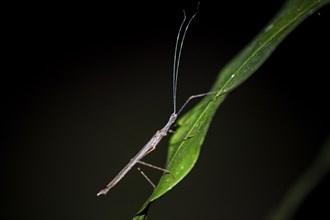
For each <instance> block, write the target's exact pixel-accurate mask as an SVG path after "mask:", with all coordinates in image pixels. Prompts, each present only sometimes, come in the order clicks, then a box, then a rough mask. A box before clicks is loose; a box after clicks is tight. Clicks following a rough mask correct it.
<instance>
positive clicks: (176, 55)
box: [173, 2, 199, 113]
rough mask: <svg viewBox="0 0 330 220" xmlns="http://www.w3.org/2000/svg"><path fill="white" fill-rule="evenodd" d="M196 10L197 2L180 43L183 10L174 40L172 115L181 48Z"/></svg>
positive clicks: (174, 108)
mask: <svg viewBox="0 0 330 220" xmlns="http://www.w3.org/2000/svg"><path fill="white" fill-rule="evenodd" d="M198 8H199V2H198V4H197V9H196V12H195V13H194V14H193V15H192V16H191V18H190V19H189V21H188V23H187V25H186V28H185V30H184V32H183V35H182V38H181V41H180V36H181V30H182V28H183V25H184V23H185V21H186V12H185V10H183V16H184V18H183V21H182V23H181V25H180V29H179V32H178V35H177V38H176V43H175V51H174V63H173V112H174V113H176V91H177V85H178V75H179V66H180V59H181V52H182V46H183V42H184V39H185V37H186V33H187V30H188V28H189V25H190V23H191V21H192V20H193V19H194V17H195V16H196V14H197V12H198ZM179 41H180V43H179ZM179 44H180V49H179V52H177V50H178V46H179Z"/></svg>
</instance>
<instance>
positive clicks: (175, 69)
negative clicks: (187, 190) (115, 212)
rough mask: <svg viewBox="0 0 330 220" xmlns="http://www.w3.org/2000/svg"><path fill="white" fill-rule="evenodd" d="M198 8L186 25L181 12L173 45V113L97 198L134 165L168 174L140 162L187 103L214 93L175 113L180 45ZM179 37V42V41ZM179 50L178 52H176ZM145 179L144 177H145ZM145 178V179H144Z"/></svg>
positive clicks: (104, 193)
mask: <svg viewBox="0 0 330 220" xmlns="http://www.w3.org/2000/svg"><path fill="white" fill-rule="evenodd" d="M198 7H199V3H198V5H197V10H196V12H195V14H193V15H192V17H191V18H190V19H189V21H188V22H187V24H186V25H185V22H186V13H185V11H183V14H184V19H183V21H182V23H181V26H180V29H179V32H178V35H177V38H176V45H175V52H174V64H173V113H172V114H171V116H170V118H169V120H168V122H167V123H166V124H165V126H164V127H163V128H162V129H160V130H158V131H157V132H156V133H155V134H154V135H153V136H152V138H151V139H150V140H149V141H148V142H147V143H146V144H145V145H144V147H143V148H142V149H141V150H140V151H139V152H138V153H137V154H136V155H135V156H134V157H133V158H132V159H131V160H130V161H129V162H128V164H127V165H126V166H125V167H124V168H123V169H122V170H121V171H120V172H119V173H118V174H117V176H115V178H114V179H113V180H112V181H111V182H110V183H109V184H108V185H107V186H106V187H105V188H104V189H102V190H101V191H100V192H98V193H97V196H100V195H106V194H107V193H108V192H109V190H110V189H111V188H112V187H114V186H115V185H116V184H117V183H118V182H119V181H120V180H121V179H122V178H123V177H124V176H125V175H126V174H127V173H128V172H129V171H130V170H131V169H132V167H134V166H136V164H138V163H139V164H143V165H147V166H150V167H152V168H156V169H159V170H162V171H164V172H169V171H167V170H165V169H162V168H159V167H156V166H153V165H151V164H147V163H145V162H143V161H141V160H142V159H143V158H144V157H145V156H146V155H147V154H149V153H150V152H151V151H153V150H154V149H155V148H156V146H157V145H158V144H159V142H160V141H161V140H162V139H163V137H165V136H166V135H167V134H168V132H169V130H170V128H171V126H172V125H173V124H174V123H175V121H176V119H177V117H178V115H179V114H180V113H181V111H182V110H183V109H184V107H185V106H186V105H187V104H188V102H189V101H190V100H192V99H194V98H199V97H203V96H206V95H210V94H214V92H209V93H203V94H198V95H194V96H190V97H189V98H188V99H187V101H186V102H185V103H184V104H183V106H182V107H181V108H180V110H179V111H177V109H176V90H177V80H178V69H179V64H180V57H181V51H182V45H183V42H184V38H185V35H186V32H187V30H188V27H189V25H190V23H191V21H192V20H193V18H194V17H195V16H196V14H197V12H198ZM184 25H185V28H184V31H183V34H182V36H181V31H182V29H183V27H184ZM180 37H181V40H180ZM178 49H179V50H178ZM141 173H142V174H143V175H144V176H145V174H144V173H143V172H141ZM145 177H146V176H145ZM146 178H147V177H146ZM147 180H148V181H149V182H150V183H151V184H152V185H153V186H154V184H153V183H152V182H151V181H150V180H149V179H148V178H147Z"/></svg>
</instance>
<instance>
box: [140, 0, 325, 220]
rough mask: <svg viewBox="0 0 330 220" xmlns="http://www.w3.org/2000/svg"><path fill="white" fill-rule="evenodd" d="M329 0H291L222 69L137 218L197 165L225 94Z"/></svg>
mask: <svg viewBox="0 0 330 220" xmlns="http://www.w3.org/2000/svg"><path fill="white" fill-rule="evenodd" d="M329 2H330V0H289V1H287V2H286V3H285V5H284V6H283V7H282V9H281V10H280V11H279V12H278V14H277V15H276V16H275V17H274V18H273V19H272V20H271V22H270V23H269V24H268V25H266V27H265V28H264V29H263V30H262V31H261V32H260V33H259V34H258V35H257V36H256V37H255V38H254V39H253V40H252V41H251V42H250V43H249V44H248V45H247V46H246V47H245V48H244V49H243V50H242V51H241V52H240V53H239V54H238V55H237V56H236V57H235V58H234V59H233V60H232V61H231V62H230V63H229V64H228V65H226V66H225V67H224V69H223V70H222V71H221V72H220V73H219V77H218V79H217V80H216V82H215V84H214V86H213V88H212V90H211V91H216V93H215V95H210V96H206V97H205V98H204V99H203V100H201V102H199V103H198V104H197V105H196V106H195V107H194V108H193V109H191V110H190V111H189V112H188V113H186V114H185V115H184V116H183V117H181V118H180V119H179V120H178V124H179V129H178V130H177V131H176V133H175V134H174V135H173V136H172V138H171V140H170V143H169V148H168V157H167V167H166V169H167V170H169V171H170V174H164V175H163V176H162V177H161V179H160V181H159V183H158V185H157V186H156V188H155V190H154V191H153V193H152V194H151V196H150V197H149V199H148V200H147V201H146V202H145V203H144V204H143V206H142V208H141V209H140V210H139V211H138V213H137V214H136V216H135V218H134V219H145V218H146V215H147V211H148V209H149V207H150V205H151V204H152V203H153V202H154V201H155V200H157V199H158V198H160V197H161V196H163V195H164V194H165V193H166V192H168V191H169V190H171V189H172V188H173V187H174V186H175V185H176V184H178V183H179V182H180V181H181V180H182V179H183V178H184V177H185V176H186V175H187V174H188V173H189V172H190V170H191V169H192V168H193V166H194V165H195V163H196V161H197V159H198V156H199V152H200V148H201V146H202V144H203V142H204V139H205V136H206V134H207V131H208V128H209V126H210V123H211V121H212V118H213V116H214V114H215V112H216V110H217V109H218V107H219V106H220V104H221V103H222V102H223V100H224V99H225V97H226V95H227V94H228V93H229V92H231V91H232V90H233V89H235V88H236V87H237V86H239V85H240V84H241V83H243V82H244V81H245V80H246V79H247V78H249V77H250V76H251V75H252V74H253V73H254V72H255V71H256V70H257V69H258V68H259V67H260V66H261V65H262V64H263V63H264V61H265V60H266V59H267V58H268V57H269V56H270V55H271V53H272V52H273V51H274V50H275V48H276V47H277V46H278V45H279V44H280V43H281V41H282V40H283V39H284V38H285V37H286V36H287V35H288V34H289V33H290V32H291V31H292V30H293V29H294V28H295V27H296V26H297V25H299V24H300V23H301V22H302V21H303V20H304V19H305V18H307V17H308V16H310V15H311V14H313V13H314V12H315V11H316V10H317V9H319V8H321V7H322V6H324V5H325V4H328V3H329Z"/></svg>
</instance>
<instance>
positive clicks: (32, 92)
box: [0, 0, 330, 219]
mask: <svg viewBox="0 0 330 220" xmlns="http://www.w3.org/2000/svg"><path fill="white" fill-rule="evenodd" d="M219 2H220V1H219ZM219 2H218V3H209V2H202V3H201V5H200V11H199V13H198V15H197V17H196V19H195V20H194V21H193V22H192V25H191V28H190V30H189V32H188V34H187V37H186V42H185V45H184V50H183V54H182V63H181V68H180V76H179V84H178V86H179V87H178V99H179V103H183V102H184V100H185V99H186V98H187V97H189V96H190V95H192V94H198V93H202V92H206V91H208V90H209V89H210V87H211V85H212V83H213V82H214V80H215V78H216V76H217V74H218V72H219V70H220V69H221V68H222V67H223V66H224V65H225V64H226V63H227V62H228V61H229V60H230V59H231V58H233V56H234V55H235V54H236V53H237V52H238V51H240V50H241V49H242V48H243V47H244V45H246V44H247V43H248V42H249V41H250V40H251V39H252V38H253V37H254V36H255V35H256V34H257V33H258V32H259V31H260V30H261V28H262V27H264V26H265V25H266V23H267V22H268V21H269V20H270V19H271V18H272V17H273V16H274V14H275V13H276V12H277V11H278V10H279V8H280V7H281V4H282V2H281V1H275V0H274V1H264V2H263V3H260V1H248V3H246V2H245V1H242V2H245V3H242V2H241V3H238V2H237V1H233V3H226V4H223V3H219ZM195 6H196V2H188V3H187V2H185V3H180V4H178V3H172V2H165V1H164V2H155V3H151V4H150V3H148V4H147V3H140V2H139V3H121V4H118V3H111V4H110V5H107V6H106V5H89V4H86V5H55V3H54V4H47V5H42V4H38V5H30V4H29V5H12V6H10V7H9V6H8V7H7V8H4V10H5V11H6V12H7V16H5V19H4V20H3V23H4V25H3V27H2V30H3V31H2V35H3V36H4V37H5V40H3V41H2V46H3V48H4V50H3V52H4V54H3V55H4V56H5V58H3V69H2V71H1V72H2V74H1V75H2V76H1V89H2V93H1V94H2V96H3V97H2V99H1V100H2V104H1V108H2V110H3V111H4V112H3V113H2V129H3V130H2V132H1V151H0V153H1V154H0V157H1V204H2V205H1V212H0V218H1V219H120V218H122V219H129V218H131V217H132V216H133V215H134V214H135V212H136V211H137V210H138V209H139V208H140V207H141V205H142V204H143V202H144V201H145V200H146V199H147V198H148V196H149V195H150V194H151V192H152V189H151V187H150V186H149V185H148V183H147V182H146V181H145V180H144V179H143V178H142V177H141V176H140V174H139V173H138V172H137V171H135V170H133V171H131V172H130V173H129V174H128V175H127V176H126V177H125V179H123V180H122V181H121V182H120V184H118V185H117V186H116V187H115V188H114V189H113V190H112V191H110V193H109V194H108V196H106V197H101V198H100V197H96V193H97V192H98V191H99V190H100V189H101V188H102V187H104V186H105V185H106V184H107V183H108V181H110V180H111V178H113V177H114V176H115V175H116V174H117V172H118V171H119V170H120V169H121V168H122V167H123V166H124V165H125V163H127V162H128V161H129V159H130V158H131V157H133V156H134V154H135V153H136V152H137V151H138V150H139V149H140V148H141V147H142V146H143V145H144V144H145V143H146V141H147V140H148V139H149V138H150V137H151V135H153V133H154V132H155V131H156V130H157V129H160V128H161V127H162V126H163V125H164V123H165V122H166V121H167V119H168V117H169V115H170V114H171V111H172V100H171V80H172V78H171V77H172V76H171V70H172V63H173V62H172V59H173V52H174V43H175V38H176V34H177V30H178V27H179V25H180V22H181V20H182V9H183V8H186V9H187V13H188V14H191V13H192V12H193V11H194V8H195ZM329 39H330V35H329V7H326V8H323V9H321V10H319V11H318V12H317V13H315V14H314V15H312V16H311V17H310V18H308V19H307V20H306V21H305V22H303V23H302V24H301V25H300V26H299V27H298V28H297V29H296V30H295V31H294V32H293V33H292V34H291V35H289V37H288V38H287V39H285V40H284V42H283V43H282V44H281V45H280V46H279V48H278V49H277V50H276V51H275V52H274V53H273V55H272V56H271V57H270V59H268V60H267V61H266V62H265V64H264V65H263V66H262V67H261V68H260V69H259V70H258V71H257V72H256V73H255V74H254V75H253V76H252V77H251V78H250V79H248V80H247V81H246V82H245V83H244V84H243V85H242V86H240V87H239V88H238V89H236V90H235V91H234V92H232V93H231V94H230V95H229V97H228V98H227V99H226V101H225V102H224V103H223V105H222V106H221V107H220V108H219V110H218V112H217V114H216V115H215V118H214V121H213V123H212V125H211V127H210V130H209V133H208V135H207V138H206V140H205V143H204V145H203V148H202V151H201V155H200V158H199V160H198V162H197V164H196V166H195V168H194V169H193V170H192V171H191V173H190V174H189V175H188V176H187V177H186V178H185V179H184V180H183V181H182V182H181V183H180V184H179V185H178V186H176V187H175V188H174V189H173V190H172V191H171V192H169V193H168V194H166V195H165V196H164V197H163V198H162V199H160V200H158V201H157V202H156V203H154V205H153V206H152V207H151V209H150V218H152V219H169V218H170V219H263V218H264V217H265V216H266V215H267V214H268V213H269V212H270V210H271V209H272V207H274V206H275V205H276V204H277V203H278V202H279V201H280V199H281V198H282V196H283V195H284V193H285V192H286V190H287V189H288V188H289V187H290V185H291V184H292V183H293V182H294V181H295V180H296V179H297V178H298V177H299V176H300V175H301V174H302V173H303V171H304V170H305V169H306V168H307V167H308V166H309V165H310V164H311V162H312V161H313V158H314V155H315V153H316V152H317V150H318V149H319V147H320V145H321V144H322V142H323V141H324V139H325V137H326V136H327V134H328V132H329V107H328V104H329V103H328V100H329V95H328V91H329V89H328V80H327V75H328V73H329V55H328V53H329ZM167 141H168V139H166V140H164V141H163V142H164V143H162V144H161V145H160V146H159V147H158V148H157V151H155V152H154V153H153V154H152V155H150V156H148V158H147V159H146V160H147V161H149V162H152V163H153V164H156V165H159V166H162V165H163V164H164V162H165V158H166V143H167ZM145 172H147V173H148V175H149V176H150V178H152V179H154V180H157V179H158V178H159V175H160V174H159V173H158V172H157V171H154V170H150V169H148V168H145ZM328 179H329V178H327V179H325V180H324V183H323V186H322V187H319V188H318V189H317V190H316V191H315V192H314V193H313V194H312V195H313V196H311V197H310V198H309V200H308V201H307V202H306V203H305V206H304V209H303V210H302V211H300V213H299V215H300V216H304V217H306V216H308V215H319V216H322V215H323V214H325V213H326V211H325V206H326V205H325V204H326V202H324V201H321V199H322V198H323V197H324V198H329V193H328V192H326V190H325V188H326V187H325V185H329V184H328V183H329V180H328ZM310 204H314V206H311V205H310ZM327 204H329V203H327ZM316 207H317V209H316ZM314 217H315V216H314Z"/></svg>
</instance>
